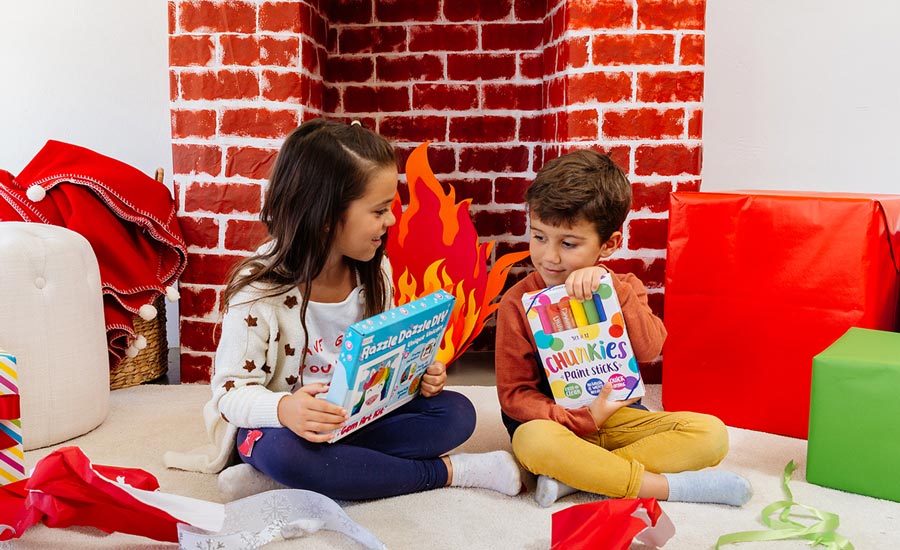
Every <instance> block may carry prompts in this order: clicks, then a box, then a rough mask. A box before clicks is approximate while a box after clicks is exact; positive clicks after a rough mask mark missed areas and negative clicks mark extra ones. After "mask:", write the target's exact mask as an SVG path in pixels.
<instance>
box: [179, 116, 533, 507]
mask: <svg viewBox="0 0 900 550" xmlns="http://www.w3.org/2000/svg"><path fill="white" fill-rule="evenodd" d="M396 192H397V169H396V160H395V157H394V152H393V149H392V148H391V146H390V144H389V143H388V142H387V141H386V140H385V139H384V138H382V137H380V136H378V135H377V134H375V133H374V132H371V131H369V130H367V129H365V128H363V127H362V125H360V124H359V123H358V122H354V123H353V124H351V125H345V124H342V123H338V122H334V121H326V120H323V119H315V120H311V121H309V122H306V123H304V124H302V125H301V126H300V127H299V128H297V129H296V130H295V131H294V132H293V133H292V134H291V135H290V136H288V138H287V139H286V140H285V142H284V144H283V146H282V147H281V151H280V152H279V154H278V157H277V159H276V161H275V165H274V167H273V169H272V175H271V177H270V181H269V188H268V190H267V192H266V196H265V203H264V205H263V208H262V212H261V219H262V221H263V222H264V223H265V224H266V227H267V229H268V232H269V236H270V237H271V239H270V241H269V242H268V243H267V244H266V245H264V246H263V247H262V248H260V249H259V250H258V251H257V253H256V254H255V255H253V256H251V257H250V258H248V259H247V260H245V261H243V262H241V263H240V264H239V265H238V266H237V267H236V268H235V270H234V272H233V274H232V276H231V277H230V279H229V281H228V284H227V286H226V289H225V293H224V296H223V302H224V303H226V304H227V306H226V311H225V315H224V318H223V320H222V334H221V338H220V341H219V346H218V349H217V351H216V359H215V373H214V376H213V379H212V382H211V387H212V393H213V396H212V399H211V400H210V401H209V402H208V403H207V405H206V406H205V408H204V418H205V421H206V426H207V430H208V432H209V434H210V436H211V439H212V441H213V446H212V448H211V449H208V450H207V452H205V453H204V454H202V455H198V454H187V455H185V454H174V453H167V455H166V457H165V461H166V464H167V465H168V466H170V467H177V468H182V469H192V470H199V471H204V472H219V471H221V470H222V469H223V468H224V467H225V466H226V464H227V463H228V462H229V460H230V459H231V458H232V456H233V454H234V453H235V449H237V456H238V457H239V459H240V461H241V462H242V464H239V465H237V466H233V467H231V468H228V469H227V470H225V471H224V472H222V474H221V475H220V476H219V488H220V490H221V491H222V492H223V493H224V494H225V496H227V497H230V498H232V499H233V498H239V497H241V496H246V495H248V494H252V493H254V492H259V491H260V490H265V489H274V488H278V487H279V486H280V485H286V486H289V487H295V488H301V489H307V490H311V491H316V492H318V493H322V494H324V495H327V496H329V497H331V498H335V499H340V500H361V499H373V498H381V497H388V496H393V495H400V494H405V493H411V492H416V491H423V490H428V489H433V488H435V487H443V486H448V485H453V486H464V487H482V488H486V489H493V490H495V491H499V492H501V493H504V494H507V495H515V494H517V493H518V492H519V490H520V486H521V481H520V472H519V469H518V466H517V464H516V462H515V460H514V459H513V458H512V455H510V454H509V453H507V452H505V451H496V452H492V453H484V454H453V455H449V456H448V455H447V454H446V453H447V452H448V451H450V450H451V449H453V448H455V447H457V446H459V445H460V444H462V443H463V442H465V441H466V440H467V439H468V438H469V436H470V435H471V434H472V432H473V430H474V428H475V409H474V407H473V406H472V404H471V403H470V402H469V401H468V399H466V397H465V396H463V395H461V394H458V393H454V392H450V391H442V390H443V387H444V383H445V381H446V379H447V375H446V369H445V367H444V365H443V364H442V363H440V362H437V361H436V362H435V363H433V364H432V365H430V366H429V367H428V369H427V370H426V374H425V375H424V376H423V377H422V383H421V386H422V388H421V394H420V396H419V397H417V398H416V399H413V400H412V401H410V402H409V403H407V404H406V405H404V406H402V407H400V408H398V409H397V410H395V411H393V412H391V413H389V414H387V415H385V416H384V417H383V418H381V419H379V420H378V421H377V422H373V423H372V424H370V425H369V426H366V427H365V428H362V429H360V430H358V431H357V432H355V433H353V434H351V435H349V436H347V437H345V438H344V439H341V440H340V441H338V442H336V443H333V444H329V443H324V442H325V441H327V440H328V439H329V435H328V434H327V432H330V431H332V430H334V429H336V428H338V427H340V426H341V425H342V424H343V422H344V421H345V420H346V419H347V418H348V416H349V415H348V412H347V411H346V410H345V409H343V408H342V407H340V406H338V405H334V404H332V403H329V402H327V401H325V400H324V399H317V398H316V396H317V395H318V394H321V393H323V392H325V391H327V389H328V383H329V382H330V380H331V375H332V373H333V367H334V365H335V363H336V361H337V357H338V351H339V349H340V344H341V338H342V336H343V334H344V332H345V331H346V329H347V327H348V326H349V325H350V324H352V323H354V322H356V321H359V320H361V319H364V318H366V317H370V316H372V315H375V314H377V313H380V312H382V311H384V310H385V309H387V308H388V307H390V305H391V299H392V295H391V276H390V269H391V268H390V265H389V264H388V262H387V258H386V257H385V255H384V246H385V238H384V237H385V234H386V232H387V230H388V227H390V226H391V225H393V224H394V222H395V218H394V216H393V214H392V213H391V209H390V206H391V202H392V201H393V199H394V195H395V194H396ZM259 472H262V474H265V475H264V476H263V475H262V474H260V473H259Z"/></svg>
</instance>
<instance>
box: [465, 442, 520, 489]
mask: <svg viewBox="0 0 900 550" xmlns="http://www.w3.org/2000/svg"><path fill="white" fill-rule="evenodd" d="M449 457H450V464H451V466H453V479H451V480H450V486H451V487H480V488H482V489H491V490H492V491H497V492H500V493H503V494H504V495H509V496H515V495H517V494H519V491H521V490H522V474H521V472H520V471H519V465H518V464H517V463H516V459H515V458H513V456H512V455H511V454H509V453H508V452H506V451H493V452H490V453H478V454H466V453H457V454H452V455H449Z"/></svg>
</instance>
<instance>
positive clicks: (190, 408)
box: [0, 385, 900, 550]
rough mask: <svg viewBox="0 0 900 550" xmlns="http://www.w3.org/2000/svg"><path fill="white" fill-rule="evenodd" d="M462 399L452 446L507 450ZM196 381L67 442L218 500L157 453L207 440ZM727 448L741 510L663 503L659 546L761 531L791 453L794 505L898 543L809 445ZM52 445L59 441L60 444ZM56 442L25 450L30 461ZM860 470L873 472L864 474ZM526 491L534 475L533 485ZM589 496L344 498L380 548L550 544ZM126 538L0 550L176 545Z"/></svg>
mask: <svg viewBox="0 0 900 550" xmlns="http://www.w3.org/2000/svg"><path fill="white" fill-rule="evenodd" d="M454 389H456V390H459V391H461V392H463V393H465V394H466V395H468V396H469V397H470V398H471V399H472V401H473V402H474V403H475V404H476V407H477V409H478V416H479V420H478V427H477V429H476V432H475V435H474V436H473V437H472V438H471V439H470V440H469V441H468V442H467V443H466V444H465V445H464V446H463V447H462V448H461V449H463V450H466V451H472V452H478V451H487V450H494V449H498V448H503V449H509V438H508V437H507V435H506V431H505V430H504V429H503V426H502V423H501V422H500V415H499V406H498V404H497V397H496V393H495V390H494V388H493V387H484V386H464V387H456V388H454ZM648 391H649V394H648V395H649V397H648V398H647V399H645V403H646V404H647V405H648V406H649V407H650V408H651V409H653V410H659V408H660V405H659V403H660V387H659V386H650V387H649V388H648ZM208 394H209V387H208V386H205V385H180V386H155V385H145V386H138V387H134V388H128V389H124V390H116V391H114V392H113V393H112V397H111V409H110V415H109V418H108V419H107V420H106V421H105V422H104V423H103V424H102V425H101V426H100V427H99V428H97V429H96V430H94V431H93V432H91V433H89V434H86V435H84V436H82V437H79V438H77V439H74V440H72V441H69V442H66V443H65V444H64V445H78V446H80V447H81V448H82V449H83V450H84V452H85V453H86V454H87V456H88V457H90V458H91V459H92V461H93V462H94V463H96V464H109V465H116V466H130V467H139V468H143V469H145V470H147V471H149V472H151V473H153V474H154V475H156V476H157V477H158V478H159V481H160V484H161V486H162V490H163V491H165V492H168V493H175V494H180V495H186V496H191V497H195V498H201V499H205V500H212V501H221V498H220V497H219V495H218V492H217V490H216V484H215V477H214V476H212V475H205V474H193V473H187V472H180V471H175V470H166V469H165V468H164V467H163V465H162V460H161V456H162V453H163V451H164V450H167V449H179V450H185V449H188V448H191V447H194V446H196V445H197V443H198V442H200V441H202V440H203V438H205V435H204V432H203V428H202V426H201V421H200V407H201V406H202V404H203V403H204V402H205V400H206V399H207V396H208ZM730 433H731V453H730V454H729V456H728V458H726V460H725V462H724V463H723V465H722V467H724V468H728V469H731V470H733V471H736V472H739V473H741V474H743V475H745V476H746V477H747V478H748V479H750V481H751V482H752V483H753V486H754V490H755V494H754V497H753V499H752V500H751V501H750V502H749V503H748V504H747V505H745V506H744V507H743V508H739V509H735V508H731V507H728V506H715V505H700V504H680V503H667V502H665V503H663V504H662V506H663V509H664V510H665V511H666V512H667V513H668V515H669V516H670V517H671V519H672V521H673V522H674V524H675V528H676V535H675V538H673V539H672V540H671V541H670V542H669V544H667V545H666V548H668V549H673V550H698V549H710V548H712V547H713V546H714V544H715V541H716V539H717V537H718V536H719V535H721V534H724V533H728V532H732V531H738V530H753V529H760V528H762V526H761V524H760V523H759V519H758V518H759V512H760V510H762V508H763V507H764V506H766V505H767V504H769V503H771V502H773V501H775V500H780V499H781V498H782V493H781V489H780V486H779V479H780V475H781V473H782V471H783V469H784V465H785V464H786V463H787V462H788V460H791V459H793V460H795V461H796V462H798V463H799V464H800V468H799V469H798V470H797V472H796V473H795V474H794V481H792V483H791V488H792V490H793V492H794V496H795V498H796V499H797V501H799V502H801V503H803V504H808V505H811V506H815V507H818V508H820V509H822V510H826V511H830V512H834V513H837V514H839V515H840V518H841V527H840V529H839V532H840V533H841V534H843V535H844V536H846V537H848V538H849V539H850V540H851V541H852V542H853V544H854V545H855V546H856V548H857V549H858V550H865V549H892V548H898V547H900V504H897V503H894V502H889V501H884V500H878V499H873V498H868V497H863V496H859V495H854V494H849V493H844V492H840V491H836V490H832V489H826V488H822V487H818V486H816V485H811V484H808V483H806V482H805V481H804V467H805V463H806V441H805V440H797V439H791V438H786V437H780V436H775V435H770V434H763V433H759V432H750V431H747V430H741V429H730ZM60 446H61V445H60ZM53 448H55V447H51V448H46V449H40V450H36V451H30V452H28V453H26V459H27V463H28V464H27V465H28V467H31V466H33V465H34V464H35V462H36V461H37V460H38V459H39V458H41V457H43V456H44V455H46V454H47V453H48V452H49V451H50V450H52V449H53ZM860 475H877V472H861V473H860ZM531 485H532V487H533V482H531ZM589 500H590V498H589V497H588V496H586V495H582V494H579V495H574V496H571V497H568V498H566V499H563V500H562V501H560V502H558V503H557V504H556V505H555V506H553V507H551V508H549V509H542V508H539V507H537V506H536V505H535V504H534V502H533V500H532V495H531V493H528V494H523V495H520V496H518V497H514V498H510V497H505V496H502V495H500V494H498V493H494V492H491V491H485V490H480V489H456V488H452V489H439V490H435V491H431V492H428V493H420V494H417V495H408V496H403V497H396V498H392V499H386V500H381V501H373V502H364V503H347V504H346V505H345V510H346V511H347V513H348V514H349V515H350V517H352V518H353V519H354V520H356V521H358V522H359V523H361V524H362V525H363V526H365V527H366V528H368V529H369V530H371V531H372V532H374V534H375V535H376V536H378V537H379V538H380V539H381V540H382V541H383V542H385V543H386V544H387V546H388V548H390V549H393V550H398V549H407V548H416V549H489V550H506V549H523V550H538V549H546V548H548V547H549V546H550V515H551V513H552V512H554V511H556V510H560V509H562V508H565V507H567V506H571V505H573V504H579V503H583V502H588V501H589ZM173 547H175V545H172V544H160V543H155V542H154V541H150V540H147V539H143V538H138V537H133V536H128V535H121V534H115V535H109V536H106V535H104V534H103V533H100V532H98V531H96V530H88V529H48V528H46V527H44V526H42V525H41V526H36V527H34V528H32V529H31V530H29V531H28V532H27V533H26V534H25V536H24V537H23V538H22V539H19V540H17V541H12V542H11V543H5V544H4V543H0V548H23V549H24V548H28V549H31V548H35V549H37V548H41V549H44V548H54V549H55V548H78V549H88V548H90V549H93V548H104V549H105V548H125V549H139V548H141V549H143V548H173ZM266 548H271V549H273V550H276V549H285V548H315V549H325V550H329V549H355V548H358V546H357V545H356V543H354V542H353V541H351V540H350V539H347V538H345V537H344V536H343V535H338V534H335V533H326V532H320V533H317V534H315V535H313V536H310V537H307V538H305V539H299V540H293V541H283V542H279V543H273V544H270V545H268V546H266ZM726 548H750V549H755V548H758V549H762V548H773V549H781V548H783V549H786V550H787V549H802V548H809V547H808V546H807V545H806V543H805V542H802V541H789V542H768V543H752V544H741V545H734V546H727V547H726Z"/></svg>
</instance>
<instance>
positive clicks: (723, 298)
mask: <svg viewBox="0 0 900 550" xmlns="http://www.w3.org/2000/svg"><path fill="white" fill-rule="evenodd" d="M898 273H900V195H861V194H851V193H812V192H809V193H800V192H777V191H775V192H773V191H743V192H732V193H703V192H700V193H694V192H677V193H673V194H672V195H671V209H670V211H669V241H668V252H667V261H666V290H665V323H666V328H667V329H668V331H669V336H668V339H667V341H666V346H665V349H664V351H663V358H664V366H663V402H664V405H665V408H666V410H693V411H698V412H705V413H710V414H714V415H716V416H718V417H719V418H721V419H722V421H724V422H725V423H726V424H728V425H729V426H736V427H741V428H748V429H752V430H759V431H765V432H770V433H776V434H782V435H787V436H792V437H801V438H806V436H807V429H808V421H809V388H810V377H811V372H812V358H813V356H815V355H816V354H818V353H820V352H821V351H822V350H824V349H825V348H826V347H828V346H829V345H830V344H831V343H832V342H834V341H835V340H837V339H838V338H839V337H840V336H841V335H842V334H844V333H845V332H846V331H847V329H848V328H850V327H862V328H871V329H879V330H889V331H890V330H896V329H897V321H898V298H900V276H898Z"/></svg>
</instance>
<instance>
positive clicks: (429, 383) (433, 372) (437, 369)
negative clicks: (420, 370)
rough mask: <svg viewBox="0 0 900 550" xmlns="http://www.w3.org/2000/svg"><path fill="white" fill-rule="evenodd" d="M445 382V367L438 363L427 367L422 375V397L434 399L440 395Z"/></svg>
mask: <svg viewBox="0 0 900 550" xmlns="http://www.w3.org/2000/svg"><path fill="white" fill-rule="evenodd" d="M446 382H447V367H445V366H444V364H443V363H441V362H440V361H435V362H434V363H432V364H430V365H428V368H427V369H425V374H423V375H422V395H423V396H424V397H434V396H435V395H437V394H439V393H441V390H443V389H444V384H445V383H446Z"/></svg>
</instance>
